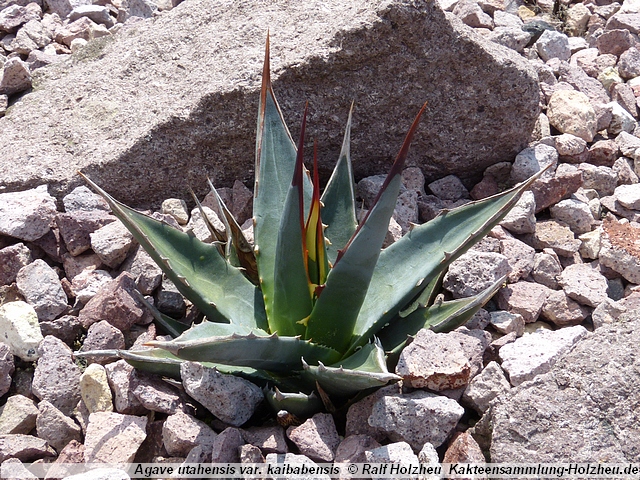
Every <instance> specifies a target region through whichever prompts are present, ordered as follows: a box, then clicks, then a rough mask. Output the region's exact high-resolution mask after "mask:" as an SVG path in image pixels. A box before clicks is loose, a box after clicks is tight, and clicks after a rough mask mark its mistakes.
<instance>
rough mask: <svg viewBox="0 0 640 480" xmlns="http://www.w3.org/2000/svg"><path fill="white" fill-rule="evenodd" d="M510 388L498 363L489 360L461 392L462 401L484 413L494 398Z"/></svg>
mask: <svg viewBox="0 0 640 480" xmlns="http://www.w3.org/2000/svg"><path fill="white" fill-rule="evenodd" d="M510 388H511V385H510V384H509V381H508V380H507V378H506V377H505V375H504V371H503V370H502V368H501V367H500V365H498V363H496V362H489V363H488V364H487V366H486V367H484V369H483V370H482V372H481V373H480V374H479V375H477V376H475V377H474V378H473V380H471V382H470V383H469V385H468V386H467V388H466V389H465V391H464V393H463V394H462V401H463V402H465V403H466V404H468V405H471V407H473V408H474V409H475V410H476V411H478V412H480V413H484V412H486V411H487V409H488V408H489V405H490V403H491V401H492V400H493V399H494V398H496V397H497V396H498V395H500V394H502V393H504V392H507V391H508V390H509V389H510Z"/></svg>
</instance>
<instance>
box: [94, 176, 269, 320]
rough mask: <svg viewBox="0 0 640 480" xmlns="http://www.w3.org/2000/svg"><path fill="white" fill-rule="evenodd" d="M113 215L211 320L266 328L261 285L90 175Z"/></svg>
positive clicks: (206, 246) (208, 247)
mask: <svg viewBox="0 0 640 480" xmlns="http://www.w3.org/2000/svg"><path fill="white" fill-rule="evenodd" d="M83 177H84V179H85V181H86V182H87V183H88V184H89V185H91V187H92V188H93V189H94V190H96V191H97V192H98V193H99V194H100V195H102V197H103V198H104V199H105V200H106V201H107V203H108V204H109V206H110V207H111V211H112V212H113V214H114V215H115V216H116V217H118V219H119V220H120V221H121V222H122V223H123V224H124V226H125V227H127V229H128V230H129V231H130V232H131V233H132V234H133V236H134V237H135V238H136V240H138V242H139V243H140V245H142V246H143V247H144V249H145V250H146V251H147V253H148V254H149V255H150V256H151V258H153V260H155V262H156V263H157V264H158V266H159V267H160V268H161V269H162V271H163V272H164V274H165V275H166V276H167V277H168V278H169V280H171V281H172V282H173V283H174V284H175V286H176V288H177V289H178V291H179V292H180V293H181V294H182V295H184V296H185V297H187V298H188V299H189V300H191V302H193V304H194V305H195V306H196V307H198V309H199V310H200V311H201V312H202V313H204V314H205V315H206V316H207V317H208V318H209V319H211V320H216V321H219V322H227V323H233V324H237V325H243V326H246V327H257V328H265V327H266V324H267V318H266V315H265V310H264V304H263V302H262V295H261V294H260V290H258V289H257V288H256V286H255V285H253V284H252V283H251V282H250V281H249V280H247V279H246V278H245V276H244V275H243V274H242V272H240V271H239V270H238V269H237V268H235V267H234V266H232V265H230V264H229V263H228V262H227V261H226V260H225V259H224V258H223V257H222V256H221V255H220V252H219V251H218V249H217V248H216V247H215V246H214V245H210V244H207V243H203V242H201V241H199V240H198V239H197V238H195V237H194V236H191V235H188V234H186V233H184V232H181V231H180V230H178V229H176V228H173V227H172V226H170V225H167V224H166V223H163V222H160V221H158V220H156V219H154V218H151V217H149V216H147V215H143V214H142V213H139V212H137V211H135V210H133V209H132V208H129V207H127V206H126V205H123V204H122V203H120V202H118V201H117V200H115V199H114V198H113V197H111V196H110V195H109V194H108V193H107V192H105V191H104V190H102V189H101V188H100V187H99V186H98V185H96V184H95V183H93V182H92V181H91V180H90V179H89V178H87V177H86V176H84V175H83Z"/></svg>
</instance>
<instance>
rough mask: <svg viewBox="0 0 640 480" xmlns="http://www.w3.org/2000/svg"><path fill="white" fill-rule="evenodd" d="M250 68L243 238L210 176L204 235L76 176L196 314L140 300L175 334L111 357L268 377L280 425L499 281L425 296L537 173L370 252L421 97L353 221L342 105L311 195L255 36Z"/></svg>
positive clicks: (382, 377)
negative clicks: (248, 211)
mask: <svg viewBox="0 0 640 480" xmlns="http://www.w3.org/2000/svg"><path fill="white" fill-rule="evenodd" d="M262 80H263V81H262V88H261V92H260V99H259V107H258V122H257V136H256V158H255V175H256V180H255V189H254V202H253V207H254V211H253V214H254V238H255V246H254V247H253V250H252V249H251V247H250V245H249V244H248V242H247V241H246V238H245V237H244V235H243V234H242V231H241V230H240V227H239V225H238V223H237V222H236V221H235V219H234V218H233V215H231V213H230V212H229V210H228V209H227V208H226V206H225V205H224V202H223V201H222V200H221V199H220V197H219V195H217V192H216V191H215V188H213V185H211V189H212V192H213V193H214V199H215V200H216V201H217V203H218V205H217V206H218V212H219V214H220V216H221V218H222V221H223V222H224V223H225V232H217V231H216V230H215V229H214V228H212V226H211V225H209V227H211V228H212V232H213V234H214V237H215V239H216V244H215V245H211V244H205V243H203V242H201V241H199V240H198V239H197V238H195V237H193V236H192V235H188V234H186V233H183V232H181V231H179V230H177V229H175V228H173V227H170V226H168V225H165V224H163V223H162V222H159V221H157V220H154V219H152V218H150V217H147V216H145V215H142V214H140V213H138V212H136V211H135V210H132V209H130V208H129V207H126V206H124V205H122V204H120V203H118V202H117V201H116V200H114V199H112V198H111V197H110V196H108V195H107V194H106V193H105V192H104V191H103V190H101V189H100V188H99V187H97V186H96V185H95V184H93V183H92V182H91V181H89V180H87V181H88V182H89V183H90V185H92V186H93V187H94V188H95V189H96V191H98V192H99V193H100V194H101V195H103V196H104V197H105V198H106V199H107V201H108V202H109V204H110V205H111V208H112V210H113V212H114V214H115V215H116V216H118V218H120V220H121V221H122V222H123V223H124V225H125V226H126V227H127V228H128V229H129V230H130V231H131V232H132V233H133V234H134V236H135V237H136V238H137V239H138V241H139V242H140V244H141V245H142V246H143V247H144V248H145V249H146V250H147V252H149V254H150V255H151V257H152V258H153V259H154V260H155V261H156V263H158V265H160V267H161V268H162V270H163V272H164V273H165V274H166V275H167V276H168V278H169V279H170V280H172V281H173V283H175V284H176V286H177V288H178V289H179V291H180V292H181V293H182V294H183V295H184V296H185V297H187V298H188V299H189V300H190V301H191V302H192V303H193V304H194V305H195V306H196V307H197V308H198V309H199V310H200V311H201V312H202V313H204V314H205V315H206V317H207V321H204V322H202V323H200V324H197V325H194V326H192V327H191V328H189V329H188V330H184V331H182V330H183V328H184V326H183V325H182V324H180V323H179V322H176V321H174V320H170V319H168V318H167V317H165V316H163V315H162V314H160V313H159V312H157V311H154V310H153V309H152V311H154V315H155V317H156V319H157V321H158V323H159V324H160V325H162V326H164V328H165V329H166V330H167V331H168V332H169V333H170V334H172V335H174V336H176V338H174V339H173V340H166V341H164V340H156V341H151V342H148V345H149V346H152V347H154V348H152V349H150V350H144V351H133V352H132V351H121V352H119V355H120V356H121V357H122V358H125V359H126V360H127V361H128V362H129V363H131V364H132V365H135V366H136V367H137V368H140V369H145V370H148V371H153V372H156V373H159V374H162V375H168V376H172V377H174V378H177V376H178V375H179V366H180V363H181V362H183V361H187V360H189V361H198V362H204V363H205V364H206V365H208V366H214V367H215V368H217V369H218V370H220V371H221V372H225V373H233V374H236V375H240V376H243V377H244V378H249V379H251V380H252V381H253V382H255V383H256V384H258V385H261V386H263V387H264V388H266V389H267V390H268V389H269V388H272V387H276V388H275V389H273V390H268V391H267V394H266V397H267V401H268V402H269V403H270V404H271V405H272V407H273V408H274V409H276V410H283V409H284V410H287V411H288V413H287V412H286V411H281V412H279V414H278V420H279V421H280V422H288V423H287V424H290V423H291V422H299V421H300V418H299V416H307V415H311V414H312V413H314V412H315V411H316V410H318V409H320V408H321V407H322V406H324V408H325V409H326V410H327V411H329V412H334V411H336V410H337V409H340V408H342V407H344V406H345V405H346V404H345V402H349V401H353V399H354V398H358V397H360V396H362V395H363V392H369V391H371V390H374V389H376V388H379V387H381V386H383V385H386V384H388V383H389V382H394V381H397V380H398V379H399V377H398V376H396V375H394V374H393V373H392V372H390V371H389V366H390V365H393V362H394V361H395V358H397V355H398V354H399V352H400V351H401V349H402V348H403V347H404V345H405V342H406V339H407V336H409V335H415V334H416V333H417V332H418V330H419V329H421V328H431V329H433V330H435V331H448V330H452V329H454V328H456V327H457V326H459V325H461V324H462V323H464V322H466V321H467V320H468V319H469V318H470V317H471V315H473V314H474V313H475V312H476V311H477V310H478V309H479V308H480V306H481V305H483V304H484V303H485V302H486V301H488V300H489V298H490V297H491V295H493V294H494V293H495V291H496V290H497V288H499V285H500V283H501V282H502V280H501V281H500V282H496V284H494V285H493V286H491V287H490V288H489V289H487V290H485V291H484V292H482V293H481V294H479V295H476V296H475V297H471V298H468V299H461V300H453V301H449V302H447V301H442V297H441V296H440V295H438V292H439V290H440V288H441V278H442V276H443V274H444V272H445V271H446V269H447V267H448V266H449V265H450V263H451V262H452V261H454V260H455V259H456V258H458V257H459V256H460V255H461V254H462V253H464V252H465V251H466V250H467V249H468V248H470V247H471V246H472V245H473V244H474V243H475V242H477V241H478V240H480V239H481V238H482V237H483V236H484V235H485V234H486V233H488V232H489V230H490V229H491V228H492V227H493V226H494V225H496V224H497V223H498V222H499V221H500V219H501V218H502V217H503V216H504V215H505V214H506V213H507V212H508V211H509V209H510V208H511V207H512V206H513V205H514V204H515V203H516V202H517V200H518V199H519V197H520V195H521V194H522V192H523V191H524V190H525V189H527V188H528V187H529V186H530V185H531V183H532V182H533V181H535V179H536V178H537V177H538V176H539V174H538V175H536V176H534V177H532V178H531V179H530V180H528V181H527V182H524V183H523V184H521V185H519V186H516V187H514V188H513V189H511V190H508V191H506V192H504V193H501V194H498V195H496V196H494V197H490V198H487V199H484V200H480V201H477V202H472V203H469V204H467V205H464V206H462V207H459V208H456V209H453V210H448V211H444V212H443V213H441V214H440V215H439V216H437V217H436V218H435V219H433V220H432V221H430V222H428V223H426V224H424V225H418V226H415V227H413V228H412V229H411V230H410V231H409V233H407V234H406V235H405V236H404V237H403V238H401V239H400V240H398V241H397V242H395V243H394V244H392V245H391V246H389V247H387V248H386V249H384V250H382V244H383V241H384V238H385V236H386V234H387V230H388V227H389V221H390V218H391V216H392V214H393V211H394V208H395V205H396V202H397V197H398V193H399V190H400V186H401V182H402V176H401V174H402V168H403V165H404V163H405V160H406V158H407V155H408V151H409V145H410V142H411V138H412V136H413V135H414V134H415V133H416V131H417V129H418V122H419V119H420V116H421V115H422V114H423V113H424V112H425V107H423V108H422V109H421V110H420V112H419V113H418V115H417V116H416V118H415V120H414V122H413V124H412V125H411V127H410V129H409V132H408V134H407V136H406V139H405V141H404V143H403V144H402V146H401V148H400V152H399V153H398V155H397V157H396V160H395V162H394V164H393V166H392V167H391V170H390V172H389V174H388V176H387V178H386V180H385V182H384V184H383V186H382V188H381V190H380V192H379V193H378V196H377V199H376V200H375V202H374V205H373V206H372V208H371V209H370V210H369V212H368V213H367V215H366V216H365V218H364V219H363V221H362V222H361V223H360V224H359V225H357V224H356V214H355V212H356V205H355V195H354V183H353V174H352V168H351V159H350V147H349V138H350V134H351V123H352V111H350V112H349V117H348V120H347V127H346V129H345V132H344V141H343V145H342V150H341V152H340V156H339V159H338V162H337V163H336V166H335V168H334V171H333V174H332V175H331V178H330V180H329V183H328V185H327V187H326V189H325V191H324V193H323V194H322V196H321V195H320V185H319V174H318V168H317V163H318V159H317V154H316V148H315V145H314V160H313V163H314V177H313V181H312V180H311V178H310V176H309V173H308V171H307V170H306V168H305V166H304V158H303V143H304V137H305V129H306V121H307V115H306V111H305V115H304V119H303V124H302V129H301V130H302V131H301V134H300V142H299V145H298V147H297V148H296V146H295V145H294V143H293V140H292V138H291V135H290V134H289V130H288V129H287V126H286V124H285V122H284V119H283V115H282V112H281V111H280V108H279V107H278V103H277V101H276V99H275V95H274V92H273V88H272V84H271V78H270V74H269V43H268V41H267V48H266V52H265V63H264V69H263V79H262ZM196 204H199V201H198V200H197V199H196ZM252 282H253V283H252ZM378 339H379V340H378ZM385 350H386V352H385ZM94 353H95V352H94ZM109 353H110V354H113V353H114V352H109ZM83 355H85V356H88V355H90V352H89V353H84V354H83ZM349 397H351V399H349ZM347 404H348V403H347Z"/></svg>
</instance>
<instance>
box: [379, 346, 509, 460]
mask: <svg viewBox="0 0 640 480" xmlns="http://www.w3.org/2000/svg"><path fill="white" fill-rule="evenodd" d="M503 348H504V347H503ZM463 414H464V408H462V407H461V406H460V405H459V404H458V402H456V401H455V400H452V399H450V398H447V397H445V396H442V395H435V394H433V393H430V392H425V391H422V390H416V391H415V392H412V393H408V394H405V395H385V396H383V397H382V398H380V399H378V400H377V401H376V403H375V404H374V405H373V409H372V411H371V415H370V416H369V420H368V422H369V425H371V426H372V427H376V428H378V429H380V430H382V431H384V432H385V433H386V434H387V436H388V437H389V439H390V440H392V441H394V442H403V441H404V442H407V443H409V444H410V445H411V447H413V448H414V449H416V450H419V449H420V448H422V446H423V445H424V444H425V443H426V442H429V443H431V444H432V445H433V446H434V447H436V448H437V447H439V446H440V445H442V444H443V443H444V442H445V440H446V439H447V437H448V436H449V434H450V433H451V432H452V431H453V429H454V428H455V427H456V425H457V424H458V421H459V420H460V418H461V417H462V415H463Z"/></svg>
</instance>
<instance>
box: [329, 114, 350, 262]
mask: <svg viewBox="0 0 640 480" xmlns="http://www.w3.org/2000/svg"><path fill="white" fill-rule="evenodd" d="M352 116H353V104H351V109H350V110H349V117H348V118H347V127H346V128H345V132H344V140H343V142H342V150H341V152H340V157H339V158H338V163H337V164H336V166H335V168H334V170H333V174H332V175H331V178H329V182H328V183H327V186H326V188H325V189H324V193H323V194H322V198H321V202H322V205H323V207H322V221H323V222H325V223H326V224H327V228H326V229H325V236H326V237H327V240H328V245H327V255H328V259H329V261H330V262H331V263H335V261H336V258H337V257H338V250H340V249H342V248H344V247H345V245H346V244H347V242H348V241H349V239H350V238H351V237H352V236H353V234H354V233H355V231H356V228H357V226H358V221H357V220H356V196H355V188H354V186H353V171H352V167H351V152H350V147H349V143H350V140H351V118H352Z"/></svg>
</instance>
